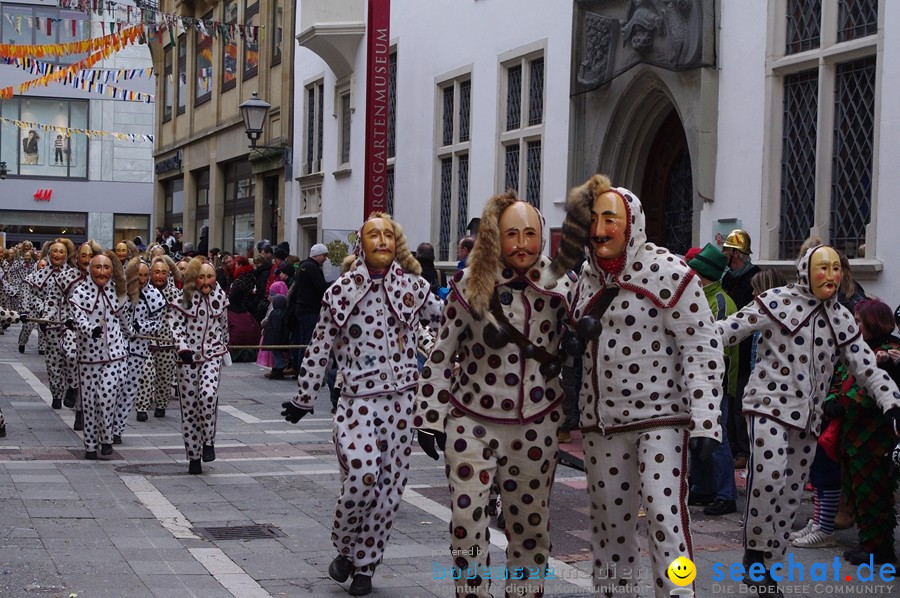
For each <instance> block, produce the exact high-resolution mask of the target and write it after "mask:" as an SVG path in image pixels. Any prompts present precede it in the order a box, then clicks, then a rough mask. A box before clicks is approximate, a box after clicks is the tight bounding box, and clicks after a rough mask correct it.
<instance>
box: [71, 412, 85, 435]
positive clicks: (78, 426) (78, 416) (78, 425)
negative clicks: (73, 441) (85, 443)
mask: <svg viewBox="0 0 900 598" xmlns="http://www.w3.org/2000/svg"><path fill="white" fill-rule="evenodd" d="M72 429H73V430H75V431H76V432H81V431H82V430H84V411H81V410H80V409H79V410H78V411H76V412H75V424H74V425H73V426H72Z"/></svg>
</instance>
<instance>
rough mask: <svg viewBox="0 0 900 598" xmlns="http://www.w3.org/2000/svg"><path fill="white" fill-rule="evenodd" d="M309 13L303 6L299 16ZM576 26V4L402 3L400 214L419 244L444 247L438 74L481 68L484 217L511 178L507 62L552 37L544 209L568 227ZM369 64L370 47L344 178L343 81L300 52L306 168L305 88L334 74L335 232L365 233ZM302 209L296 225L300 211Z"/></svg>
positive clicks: (328, 183)
mask: <svg viewBox="0 0 900 598" xmlns="http://www.w3.org/2000/svg"><path fill="white" fill-rule="evenodd" d="M302 10H303V7H302V3H300V4H298V11H302ZM512 15H515V19H514V20H513V19H512ZM297 18H298V23H299V22H300V19H301V16H300V15H299V14H298V17H297ZM571 29H572V6H571V4H570V3H560V4H559V6H557V5H554V9H553V10H548V6H547V3H546V2H543V1H541V0H495V1H492V2H459V1H458V0H429V1H428V2H422V1H421V0H394V1H393V2H392V5H391V33H390V35H391V41H392V43H395V44H396V46H397V51H398V69H397V155H396V163H395V209H394V212H395V214H396V215H397V218H398V220H399V221H400V222H401V223H402V224H403V226H404V228H405V230H406V232H407V236H408V238H409V241H410V243H411V244H412V245H416V244H418V243H419V242H422V241H432V242H435V241H436V239H432V238H431V236H432V233H431V230H432V221H433V220H435V219H436V218H437V214H436V213H435V210H434V207H433V206H434V197H435V193H436V191H435V183H434V180H435V172H436V161H435V158H434V149H435V131H436V118H437V116H436V114H437V112H436V109H437V100H436V98H437V87H436V77H439V76H441V75H443V74H446V73H448V72H450V71H455V70H458V69H460V68H463V67H467V66H469V65H471V73H472V103H471V130H472V141H471V150H470V154H469V156H470V157H469V215H468V216H469V218H472V217H477V216H480V215H481V210H482V208H483V205H484V202H485V201H486V200H487V198H489V197H490V196H491V195H493V194H494V193H496V192H498V191H499V190H500V187H501V186H502V177H499V178H498V173H497V164H498V159H497V153H498V148H499V142H498V132H499V129H498V126H497V122H498V112H499V106H500V101H499V98H498V91H499V87H500V82H501V80H500V76H501V69H500V65H499V60H500V55H501V54H504V53H506V52H509V51H511V50H515V49H516V48H519V47H522V46H526V45H528V44H532V43H534V42H538V41H541V40H546V41H545V42H544V44H545V48H546V49H545V55H544V60H545V83H544V85H545V100H544V140H543V172H542V174H543V181H542V196H543V197H542V206H543V211H544V215H545V216H546V218H547V223H548V226H559V225H560V224H561V222H562V218H563V209H562V207H561V206H554V205H553V202H554V201H557V200H562V199H564V198H565V196H566V193H567V191H568V180H567V176H568V171H567V161H568V149H567V148H568V135H569V112H570V110H569V105H570V104H569V76H570V67H569V64H570V60H571V57H570V52H571V37H572V31H571ZM365 59H366V53H365V40H363V41H362V42H361V43H360V46H359V50H358V52H357V56H356V62H355V75H354V83H353V85H354V87H353V94H354V96H353V104H354V106H355V112H354V114H353V120H352V132H351V140H352V142H351V158H350V160H351V165H352V174H351V175H350V176H349V177H346V178H342V179H339V180H336V179H335V178H334V177H333V176H332V172H333V171H334V170H335V167H336V161H337V146H336V144H337V120H336V118H334V117H333V113H334V110H333V108H334V91H335V90H334V76H333V74H332V73H331V72H330V70H329V69H328V68H327V66H326V65H325V64H324V62H322V61H321V60H320V59H319V58H318V57H316V56H315V55H314V54H313V53H312V52H310V51H309V50H306V49H305V48H298V51H297V61H296V69H295V83H296V89H297V94H295V97H296V98H297V99H296V103H295V107H294V109H295V113H296V114H297V118H296V119H295V123H296V125H295V131H294V133H295V134H294V139H295V140H297V141H296V146H295V156H296V159H297V163H296V165H297V167H298V168H299V165H300V160H302V157H303V155H302V148H303V135H302V131H303V120H304V115H305V112H304V99H303V97H304V96H303V93H302V90H303V84H304V83H305V82H308V81H309V80H310V79H311V78H313V77H314V76H315V75H317V74H318V73H322V72H325V73H326V76H325V98H326V104H325V105H326V114H325V125H324V172H325V179H324V181H323V204H324V207H323V218H322V226H323V228H326V229H356V228H357V227H358V226H359V224H360V222H361V220H362V215H363V198H362V185H363V176H364V172H363V171H364V165H363V160H364V134H365V99H364V93H365ZM295 171H296V170H295ZM498 181H499V182H498ZM295 185H296V183H295ZM294 197H297V194H294ZM293 208H294V210H293V211H294V218H296V206H294V207H293ZM289 217H290V215H289ZM292 222H295V220H293V219H292ZM292 228H296V227H295V226H294V227H292ZM291 235H292V241H293V240H295V239H293V237H296V231H295V230H292V231H291Z"/></svg>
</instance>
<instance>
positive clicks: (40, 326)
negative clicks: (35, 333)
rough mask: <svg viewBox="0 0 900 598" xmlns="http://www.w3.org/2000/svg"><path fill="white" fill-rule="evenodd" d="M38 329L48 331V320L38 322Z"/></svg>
mask: <svg viewBox="0 0 900 598" xmlns="http://www.w3.org/2000/svg"><path fill="white" fill-rule="evenodd" d="M38 330H40V331H41V332H47V324H46V322H41V323H40V324H38Z"/></svg>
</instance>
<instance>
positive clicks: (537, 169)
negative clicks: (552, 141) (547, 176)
mask: <svg viewBox="0 0 900 598" xmlns="http://www.w3.org/2000/svg"><path fill="white" fill-rule="evenodd" d="M527 160H528V170H527V171H526V178H525V201H527V202H528V203H530V204H531V205H533V206H534V207H536V208H538V209H540V208H541V142H540V140H538V141H529V142H528V154H527Z"/></svg>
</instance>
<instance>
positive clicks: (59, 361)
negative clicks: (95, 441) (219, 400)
mask: <svg viewBox="0 0 900 598" xmlns="http://www.w3.org/2000/svg"><path fill="white" fill-rule="evenodd" d="M48 257H49V258H50V265H49V266H48V267H47V268H44V269H43V270H41V272H40V273H39V274H38V275H37V276H35V284H34V287H35V288H36V289H39V291H40V293H41V299H42V309H41V314H40V319H42V320H50V321H52V322H59V323H58V324H40V327H41V329H42V330H43V331H44V334H45V335H46V339H47V348H46V358H47V377H48V378H49V382H50V393H51V395H52V404H51V406H52V407H53V408H54V409H62V402H63V397H66V399H67V403H71V405H72V406H74V405H75V397H76V396H77V391H78V388H77V382H76V379H77V375H76V374H75V372H76V371H77V369H76V367H75V363H69V362H70V361H71V360H70V359H68V358H67V356H66V351H65V348H64V346H63V340H64V337H65V330H66V328H65V326H64V324H63V323H64V322H65V321H66V320H68V319H69V311H70V310H69V303H68V297H67V295H66V290H67V289H68V288H69V286H70V285H71V284H72V283H73V282H74V281H75V280H77V279H78V277H79V275H80V273H79V271H78V269H77V268H75V267H74V266H73V262H74V260H75V245H74V244H73V243H72V241H70V240H69V239H65V238H59V239H56V240H55V241H53V243H51V245H50V247H49V249H48Z"/></svg>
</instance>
